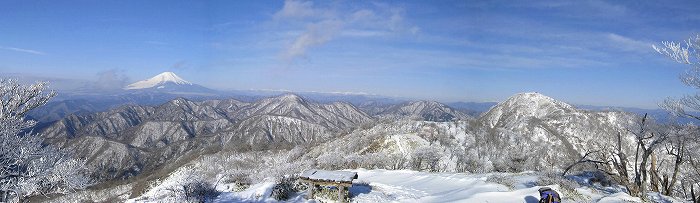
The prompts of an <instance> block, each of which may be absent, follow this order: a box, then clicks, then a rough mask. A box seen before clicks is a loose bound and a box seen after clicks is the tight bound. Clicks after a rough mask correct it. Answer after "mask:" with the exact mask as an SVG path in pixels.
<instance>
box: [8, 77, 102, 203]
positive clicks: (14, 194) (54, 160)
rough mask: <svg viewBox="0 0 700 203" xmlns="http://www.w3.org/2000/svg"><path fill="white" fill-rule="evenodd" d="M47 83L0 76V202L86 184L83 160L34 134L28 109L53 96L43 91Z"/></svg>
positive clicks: (34, 123) (76, 187) (32, 122)
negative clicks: (28, 81)
mask: <svg viewBox="0 0 700 203" xmlns="http://www.w3.org/2000/svg"><path fill="white" fill-rule="evenodd" d="M45 88H46V83H36V84H33V85H22V84H19V83H18V82H17V81H15V80H9V79H0V195H2V196H0V201H17V200H20V199H22V198H25V197H29V196H33V195H37V194H49V193H65V192H69V191H71V190H74V189H82V188H84V187H86V186H87V185H88V184H89V179H88V178H87V177H86V176H85V175H84V173H83V172H84V170H85V167H84V161H81V160H76V159H72V158H70V157H69V156H68V154H66V153H63V152H61V151H59V150H58V149H55V148H53V147H50V146H43V144H42V139H41V138H40V137H38V136H37V135H36V134H33V133H32V131H31V128H32V127H33V126H34V125H36V122H35V121H33V120H25V119H24V116H25V115H26V114H27V112H29V111H30V110H32V109H34V108H36V107H39V106H41V105H44V104H46V102H48V100H49V99H50V98H51V97H53V96H54V95H55V93H54V92H49V93H43V91H44V89H45Z"/></svg>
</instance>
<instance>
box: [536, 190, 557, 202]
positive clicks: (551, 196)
mask: <svg viewBox="0 0 700 203" xmlns="http://www.w3.org/2000/svg"><path fill="white" fill-rule="evenodd" d="M537 191H539V192H540V202H539V203H561V198H560V197H559V193H557V191H554V190H552V188H549V187H542V188H540V189H539V190H537Z"/></svg>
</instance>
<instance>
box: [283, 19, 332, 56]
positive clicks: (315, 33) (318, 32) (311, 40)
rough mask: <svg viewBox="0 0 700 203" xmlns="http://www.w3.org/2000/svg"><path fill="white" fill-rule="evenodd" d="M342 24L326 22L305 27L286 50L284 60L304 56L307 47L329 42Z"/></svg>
mask: <svg viewBox="0 0 700 203" xmlns="http://www.w3.org/2000/svg"><path fill="white" fill-rule="evenodd" d="M341 27H342V22H340V21H335V20H326V21H321V22H318V23H313V24H310V25H308V26H307V29H306V32H304V33H302V34H301V35H299V36H298V37H296V39H295V40H294V42H293V43H292V44H291V45H290V46H289V47H288V48H287V51H286V52H285V58H287V59H293V58H296V57H300V56H304V55H305V54H306V51H307V50H308V49H309V47H312V46H318V45H321V44H323V43H326V42H328V41H329V40H331V39H332V38H333V37H334V36H335V35H336V34H337V33H338V32H339V31H340V29H341Z"/></svg>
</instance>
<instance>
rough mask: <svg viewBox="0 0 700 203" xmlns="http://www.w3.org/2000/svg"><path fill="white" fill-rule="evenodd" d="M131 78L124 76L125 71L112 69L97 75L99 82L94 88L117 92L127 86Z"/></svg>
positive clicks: (96, 82) (97, 81)
mask: <svg viewBox="0 0 700 203" xmlns="http://www.w3.org/2000/svg"><path fill="white" fill-rule="evenodd" d="M128 82H129V77H127V76H126V75H125V74H124V70H118V69H110V70H105V71H101V72H99V73H97V80H96V81H95V83H94V86H93V87H94V88H96V89H99V90H117V89H121V88H123V87H124V86H126V85H127V84H128Z"/></svg>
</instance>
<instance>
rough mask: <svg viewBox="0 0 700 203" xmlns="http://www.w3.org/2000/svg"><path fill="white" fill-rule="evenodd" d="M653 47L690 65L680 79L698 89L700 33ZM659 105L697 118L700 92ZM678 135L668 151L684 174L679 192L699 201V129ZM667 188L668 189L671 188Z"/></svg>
mask: <svg viewBox="0 0 700 203" xmlns="http://www.w3.org/2000/svg"><path fill="white" fill-rule="evenodd" d="M654 49H655V50H656V51H657V52H658V53H660V54H662V55H664V56H667V57H669V58H670V59H671V60H673V61H675V62H678V63H681V64H686V65H690V68H689V69H688V70H686V72H685V73H683V74H681V76H680V79H681V81H682V82H683V83H684V84H685V85H687V86H689V87H692V88H695V89H700V35H696V36H695V37H691V38H689V39H688V40H686V41H684V42H672V41H664V42H662V46H655V45H654ZM660 106H661V107H662V108H664V109H666V110H668V111H670V112H672V113H674V114H675V115H678V116H683V117H689V118H693V119H697V120H700V114H698V112H700V92H698V93H696V94H694V95H686V96H684V97H682V98H680V99H672V98H669V99H667V100H666V101H664V102H663V103H662V104H661V105H660ZM689 128H693V127H692V126H691V127H689ZM679 138H680V140H675V142H671V146H672V147H670V148H668V150H667V152H668V154H669V155H672V156H673V157H675V158H676V159H675V160H676V165H677V166H678V167H674V170H676V169H677V170H680V173H682V174H684V177H682V178H680V181H681V184H680V186H681V188H682V190H681V192H682V193H683V194H684V196H686V197H690V198H689V199H691V200H692V201H693V202H700V195H699V194H698V193H697V190H698V189H697V188H700V181H698V180H699V179H700V178H697V177H699V176H700V164H698V163H699V161H700V153H699V151H700V150H698V149H699V147H698V146H700V144H699V143H698V142H699V141H698V140H699V139H700V134H699V133H698V129H697V128H694V133H689V134H687V135H685V136H683V137H679ZM672 141H674V140H672ZM684 163H685V164H684ZM677 173H679V172H678V171H674V172H673V174H674V175H673V176H676V174H677ZM675 179H676V178H675V177H673V178H671V181H675ZM674 183H675V182H670V183H668V184H665V186H666V187H668V186H673V184H674ZM666 189H667V190H671V188H666ZM670 192H671V191H667V192H666V193H670Z"/></svg>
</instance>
